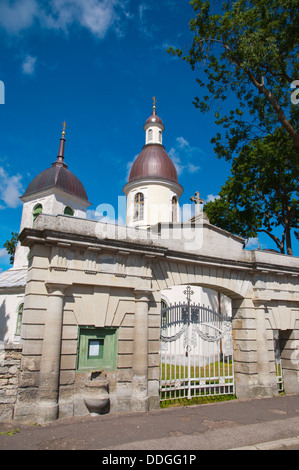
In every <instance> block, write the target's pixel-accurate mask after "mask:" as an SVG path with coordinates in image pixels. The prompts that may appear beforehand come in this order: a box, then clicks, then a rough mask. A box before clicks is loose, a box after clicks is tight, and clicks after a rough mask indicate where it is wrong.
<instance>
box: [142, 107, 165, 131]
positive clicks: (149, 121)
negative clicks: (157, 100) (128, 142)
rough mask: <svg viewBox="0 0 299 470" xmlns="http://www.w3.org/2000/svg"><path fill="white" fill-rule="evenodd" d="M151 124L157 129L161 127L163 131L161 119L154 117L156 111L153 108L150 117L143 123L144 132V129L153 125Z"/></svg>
mask: <svg viewBox="0 0 299 470" xmlns="http://www.w3.org/2000/svg"><path fill="white" fill-rule="evenodd" d="M153 124H154V125H155V124H157V125H158V126H159V127H162V130H163V131H164V129H165V126H164V124H163V122H162V119H161V118H159V116H157V115H156V109H155V108H154V109H153V113H152V115H151V116H150V117H149V118H147V120H146V121H145V124H144V127H143V128H144V130H145V129H146V127H147V126H150V125H153Z"/></svg>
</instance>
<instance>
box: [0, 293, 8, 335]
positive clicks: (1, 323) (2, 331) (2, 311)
mask: <svg viewBox="0 0 299 470" xmlns="http://www.w3.org/2000/svg"><path fill="white" fill-rule="evenodd" d="M8 317H9V315H8V314H7V313H6V299H4V300H3V301H2V303H1V305H0V341H4V338H5V335H6V333H7V331H8V328H7V322H8Z"/></svg>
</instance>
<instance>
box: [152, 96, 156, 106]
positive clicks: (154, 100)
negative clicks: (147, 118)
mask: <svg viewBox="0 0 299 470" xmlns="http://www.w3.org/2000/svg"><path fill="white" fill-rule="evenodd" d="M153 103H154V105H153V108H156V97H155V96H153Z"/></svg>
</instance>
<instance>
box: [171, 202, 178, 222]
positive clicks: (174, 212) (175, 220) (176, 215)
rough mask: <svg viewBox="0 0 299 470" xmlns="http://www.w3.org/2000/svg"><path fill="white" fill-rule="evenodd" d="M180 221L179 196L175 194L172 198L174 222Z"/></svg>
mask: <svg viewBox="0 0 299 470" xmlns="http://www.w3.org/2000/svg"><path fill="white" fill-rule="evenodd" d="M177 221H178V198H177V197H176V196H173V198H172V222H177Z"/></svg>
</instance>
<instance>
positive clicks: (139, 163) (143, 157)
mask: <svg viewBox="0 0 299 470" xmlns="http://www.w3.org/2000/svg"><path fill="white" fill-rule="evenodd" d="M148 178H154V179H163V180H169V181H173V182H175V183H178V175H177V171H176V168H175V166H174V164H173V162H172V160H171V158H170V157H169V155H168V154H167V153H166V151H165V148H164V147H163V145H161V144H147V145H145V146H144V147H143V149H142V152H141V153H140V154H139V155H138V157H137V158H136V160H135V161H134V163H133V165H132V168H131V171H130V175H129V183H130V182H131V181H136V180H142V179H148Z"/></svg>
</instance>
